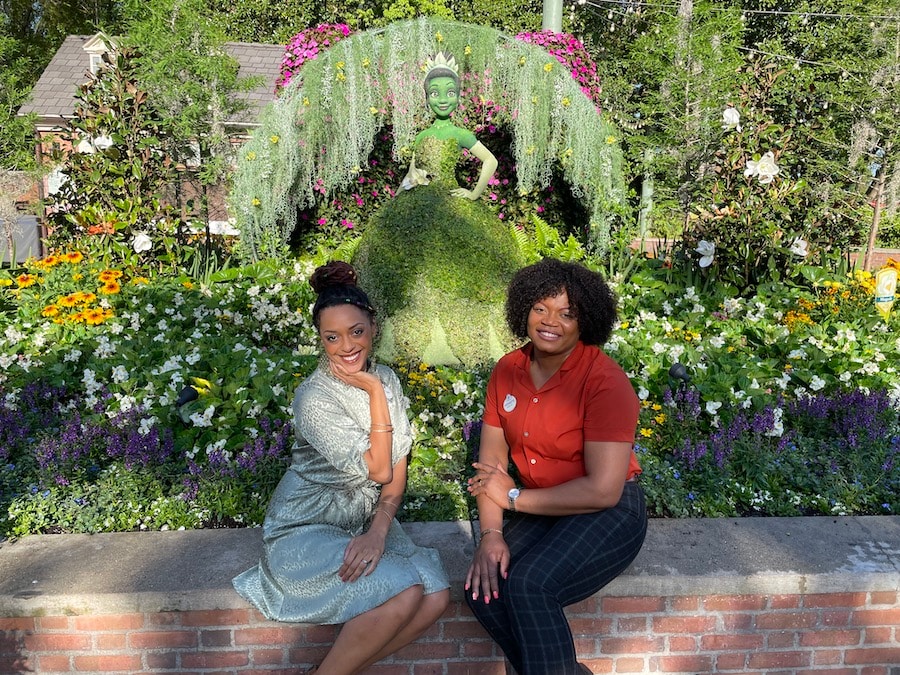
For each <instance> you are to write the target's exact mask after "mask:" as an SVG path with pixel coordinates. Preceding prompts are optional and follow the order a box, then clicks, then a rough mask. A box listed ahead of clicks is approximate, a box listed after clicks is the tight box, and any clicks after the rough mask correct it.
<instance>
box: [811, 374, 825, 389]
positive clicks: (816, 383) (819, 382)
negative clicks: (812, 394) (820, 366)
mask: <svg viewBox="0 0 900 675" xmlns="http://www.w3.org/2000/svg"><path fill="white" fill-rule="evenodd" d="M824 386H825V380H823V379H822V378H821V377H819V376H818V375H813V376H812V379H811V380H810V381H809V388H810V389H812V390H813V391H819V390H820V389H822V388H823V387H824Z"/></svg>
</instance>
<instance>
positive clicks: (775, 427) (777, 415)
mask: <svg viewBox="0 0 900 675" xmlns="http://www.w3.org/2000/svg"><path fill="white" fill-rule="evenodd" d="M772 412H773V418H774V419H773V420H772V428H771V429H769V431H767V432H766V436H773V437H775V438H780V437H781V436H782V434H784V422H783V421H782V417H783V416H784V411H783V410H782V409H781V408H775V410H773V411H772Z"/></svg>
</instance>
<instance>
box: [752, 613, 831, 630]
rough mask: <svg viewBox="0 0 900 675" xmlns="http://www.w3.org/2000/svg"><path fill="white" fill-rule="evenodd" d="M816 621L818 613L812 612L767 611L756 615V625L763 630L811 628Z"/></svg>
mask: <svg viewBox="0 0 900 675" xmlns="http://www.w3.org/2000/svg"><path fill="white" fill-rule="evenodd" d="M816 621H817V618H816V615H815V614H814V613H812V612H767V613H765V614H758V615H757V616H756V627H757V628H759V629H761V630H781V629H785V628H810V627H811V626H815V625H816Z"/></svg>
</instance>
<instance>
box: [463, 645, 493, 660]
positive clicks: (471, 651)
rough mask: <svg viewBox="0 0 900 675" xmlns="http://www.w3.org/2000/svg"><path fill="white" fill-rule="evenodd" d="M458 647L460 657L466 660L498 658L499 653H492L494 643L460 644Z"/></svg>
mask: <svg viewBox="0 0 900 675" xmlns="http://www.w3.org/2000/svg"><path fill="white" fill-rule="evenodd" d="M460 647H461V649H460V656H461V657H462V658H466V659H470V658H474V659H484V658H488V657H490V656H499V653H498V652H495V651H494V642H493V641H492V640H475V641H469V642H461V643H460Z"/></svg>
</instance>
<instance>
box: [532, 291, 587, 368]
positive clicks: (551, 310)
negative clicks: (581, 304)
mask: <svg viewBox="0 0 900 675" xmlns="http://www.w3.org/2000/svg"><path fill="white" fill-rule="evenodd" d="M580 336H581V332H580V331H579V330H578V319H577V317H576V316H575V313H574V311H573V310H572V308H571V307H570V306H569V296H568V294H567V293H566V291H565V290H563V291H561V292H560V294H559V295H553V296H549V297H546V298H542V299H540V300H538V301H537V302H536V303H534V305H532V307H531V310H530V311H529V312H528V337H529V339H530V340H531V342H532V344H533V345H534V349H535V351H536V352H539V353H540V354H542V355H546V356H568V355H569V354H571V353H572V350H574V349H575V346H576V345H577V344H578V339H579V337H580Z"/></svg>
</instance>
